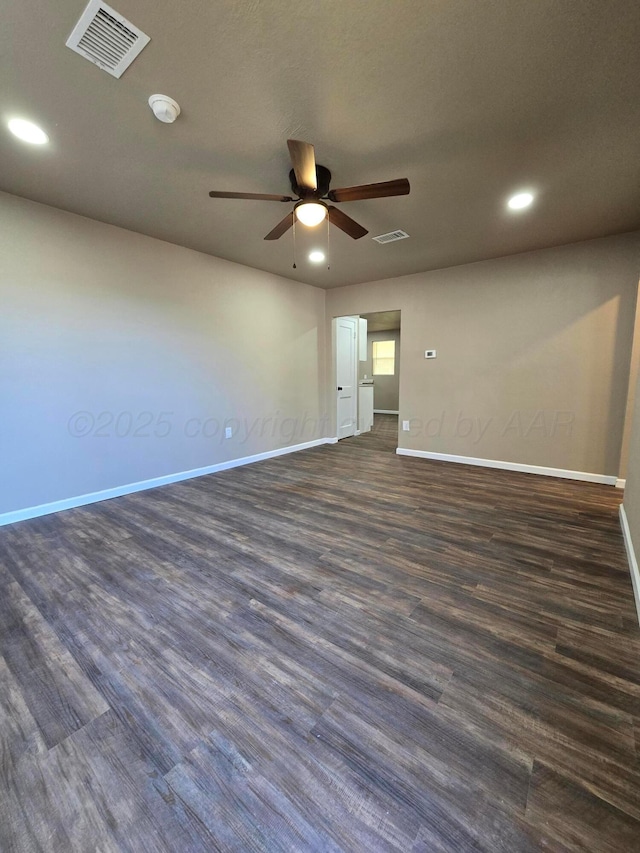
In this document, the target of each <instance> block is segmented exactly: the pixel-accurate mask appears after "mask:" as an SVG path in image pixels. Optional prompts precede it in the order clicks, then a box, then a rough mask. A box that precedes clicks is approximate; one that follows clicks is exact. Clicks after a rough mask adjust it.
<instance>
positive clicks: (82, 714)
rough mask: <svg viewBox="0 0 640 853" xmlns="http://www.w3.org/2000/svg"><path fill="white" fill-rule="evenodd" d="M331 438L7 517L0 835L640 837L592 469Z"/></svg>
mask: <svg viewBox="0 0 640 853" xmlns="http://www.w3.org/2000/svg"><path fill="white" fill-rule="evenodd" d="M395 428H396V427H395V419H391V420H385V421H381V420H379V419H378V421H377V425H376V429H374V431H373V432H372V433H371V434H368V435H366V436H360V437H358V438H354V439H347V440H345V441H342V442H340V443H339V444H337V445H334V446H324V447H318V448H315V449H313V450H309V451H304V452H301V453H296V454H292V455H290V456H286V457H280V458H278V459H273V460H270V461H267V462H262V463H259V464H256V465H251V466H247V467H244V468H238V469H235V470H230V471H226V472H222V473H220V474H216V475H212V476H208V477H203V478H200V479H197V480H190V481H186V482H183V483H180V484H175V485H172V486H166V487H163V488H158V489H154V490H151V491H148V492H143V493H138V494H135V495H130V496H128V497H124V498H117V499H114V500H110V501H105V502H103V503H101V504H95V505H93V506H89V507H84V508H80V509H76V510H70V511H67V512H64V513H59V514H58V515H54V516H46V517H43V518H41V519H34V520H32V521H27V522H22V523H19V524H16V525H13V526H10V527H5V528H1V529H0V731H1V735H2V753H1V759H0V850H2V851H3V853H9V851H11V853H14V851H15V853H18V851H20V853H23V851H25V852H26V851H29V853H31V851H47V853H49V851H56V853H57V851H61V853H69V851H82V853H86V851H101V853H105V851H132V853H133V852H134V851H135V853H139V851H180V853H185V851H242V853H245V851H249V853H253V851H358V853H361V851H372V853H373V852H374V851H413V853H418V851H428V853H439V851H446V853H465V851H487V853H496V851H505V853H529V851H540V850H545V851H558V853H560V851H594V853H601V851H602V853H604V852H605V851H611V853H613V852H614V851H615V853H625V851H629V853H630V851H635V853H637V851H638V850H640V757H639V750H640V630H639V629H638V626H637V621H636V614H635V609H634V601H633V594H632V590H631V583H630V579H629V574H628V569H627V564H626V560H625V556H624V552H623V546H622V541H621V536H620V532H619V522H618V515H617V510H618V504H619V501H620V497H621V496H620V493H619V492H618V491H616V490H615V489H613V488H611V487H606V486H599V485H591V484H586V483H574V482H569V481H562V480H555V479H551V478H546V477H536V476H533V475H526V474H517V473H512V472H508V471H492V470H488V469H482V468H471V467H467V466H462V465H452V464H446V463H439V462H431V461H426V460H420V459H411V458H407V457H399V456H397V455H395V453H394V452H393V450H394V449H395V437H396V436H395Z"/></svg>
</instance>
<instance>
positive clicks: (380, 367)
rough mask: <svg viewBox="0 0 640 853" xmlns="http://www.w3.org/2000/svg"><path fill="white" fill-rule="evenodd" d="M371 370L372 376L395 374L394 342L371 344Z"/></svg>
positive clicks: (375, 342)
mask: <svg viewBox="0 0 640 853" xmlns="http://www.w3.org/2000/svg"><path fill="white" fill-rule="evenodd" d="M372 356H373V370H372V373H373V375H374V376H393V375H394V374H395V372H396V342H395V341H374V342H373V351H372Z"/></svg>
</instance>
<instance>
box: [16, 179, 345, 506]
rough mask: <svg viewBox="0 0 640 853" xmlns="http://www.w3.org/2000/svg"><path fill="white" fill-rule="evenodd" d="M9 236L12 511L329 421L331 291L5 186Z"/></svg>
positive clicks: (304, 435)
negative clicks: (327, 314)
mask: <svg viewBox="0 0 640 853" xmlns="http://www.w3.org/2000/svg"><path fill="white" fill-rule="evenodd" d="M0 234H1V235H2V242H1V248H0V305H1V309H0V408H1V412H0V453H1V459H0V464H1V466H2V477H1V480H0V513H3V512H8V511H12V510H18V509H22V508H26V507H31V506H36V505H39V504H43V503H48V502H51V501H56V500H60V499H64V498H71V497H75V496H79V495H82V494H86V493H90V492H95V491H99V490H102V489H109V488H114V487H117V486H121V485H126V484H129V483H133V482H136V481H141V480H147V479H150V478H154V477H160V476H164V475H168V474H172V473H176V472H182V471H188V470H192V469H194V468H199V467H203V466H207V465H212V464H215V463H218V462H222V461H226V460H230V459H234V458H238V457H243V456H248V455H251V454H255V453H260V452H263V451H268V450H272V449H275V448H279V447H284V446H287V445H291V444H296V443H299V442H302V441H308V440H310V439H314V438H317V437H322V436H324V435H327V434H328V430H327V428H326V425H325V424H324V423H322V422H321V400H322V398H323V394H324V390H323V389H324V383H325V376H324V362H323V360H322V358H321V354H322V353H323V351H324V339H323V335H324V325H323V321H324V300H325V296H324V292H323V291H322V290H319V289H317V288H314V287H309V286H306V285H302V284H298V283H294V282H291V281H288V280H286V279H283V278H279V277H277V276H274V275H270V274H267V273H263V272H259V271H257V270H253V269H249V268H247V267H243V266H239V265H237V264H233V263H229V262H227V261H222V260H219V259H217V258H213V257H210V256H208V255H203V254H200V253H198V252H194V251H191V250H189V249H183V248H180V247H177V246H174V245H171V244H169V243H164V242H162V241H159V240H154V239H151V238H149V237H144V236H141V235H139V234H134V233H132V232H129V231H125V230H123V229H120V228H115V227H113V226H109V225H104V224H101V223H98V222H94V221H92V220H89V219H85V218H82V217H79V216H74V215H73V214H69V213H65V212H62V211H59V210H55V209H53V208H50V207H46V206H44V205H39V204H35V203H33V202H29V201H25V200H22V199H19V198H16V197H14V196H9V195H6V194H2V193H0ZM78 412H86V413H87V415H85V416H83V415H78V416H77V417H76V419H75V420H74V415H75V413H78ZM123 413H124V414H123ZM127 413H130V414H131V419H130V418H129V415H128V414H127ZM145 413H149V414H148V415H147V414H145ZM130 420H131V423H129V422H130ZM227 420H229V421H230V422H231V425H232V428H233V429H234V433H235V434H234V437H233V438H232V439H230V440H224V439H222V438H221V432H222V431H223V427H224V424H225V421H227ZM205 422H207V423H206V425H205ZM91 424H93V427H92V428H91V429H89V434H88V435H82V436H75V435H74V434H73V433H74V432H81V433H82V432H84V431H85V430H87V429H88V427H90V426H91ZM216 428H217V431H216ZM167 431H168V435H164V433H165V432H167ZM214 431H215V434H212V435H209V437H207V436H206V435H205V434H204V433H214ZM96 432H98V433H102V435H96ZM118 432H119V433H120V434H121V435H120V437H119V436H118ZM136 432H137V435H134V433H136Z"/></svg>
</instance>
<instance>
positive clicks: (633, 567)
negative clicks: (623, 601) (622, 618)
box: [620, 504, 640, 624]
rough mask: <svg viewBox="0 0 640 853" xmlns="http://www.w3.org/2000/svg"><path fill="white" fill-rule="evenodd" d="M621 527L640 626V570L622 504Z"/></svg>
mask: <svg viewBox="0 0 640 853" xmlns="http://www.w3.org/2000/svg"><path fill="white" fill-rule="evenodd" d="M620 526H621V527H622V538H623V539H624V547H625V548H626V550H627V559H628V560H629V571H630V572H631V583H632V584H633V595H634V598H635V600H636V611H637V613H638V624H640V569H638V561H637V559H636V552H635V550H634V548H633V542H632V541H631V531H630V530H629V522H628V521H627V513H626V512H625V509H624V504H620Z"/></svg>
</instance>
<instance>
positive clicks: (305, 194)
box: [289, 164, 331, 199]
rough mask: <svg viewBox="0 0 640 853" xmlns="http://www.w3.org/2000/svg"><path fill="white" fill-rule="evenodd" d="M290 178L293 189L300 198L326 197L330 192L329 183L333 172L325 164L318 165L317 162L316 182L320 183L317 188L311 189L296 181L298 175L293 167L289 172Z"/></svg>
mask: <svg viewBox="0 0 640 853" xmlns="http://www.w3.org/2000/svg"><path fill="white" fill-rule="evenodd" d="M289 180H290V181H291V189H292V190H293V192H294V193H295V194H296V195H297V196H298V198H300V199H318V198H324V196H326V195H327V193H328V192H329V185H330V183H331V172H330V171H329V170H328V169H327V168H325V166H318V165H317V164H316V183H317V184H318V188H317V189H316V190H310V189H306V188H303V187H299V186H298V184H297V182H296V175H295V172H294V171H293V169H292V170H291V171H290V172H289Z"/></svg>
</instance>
